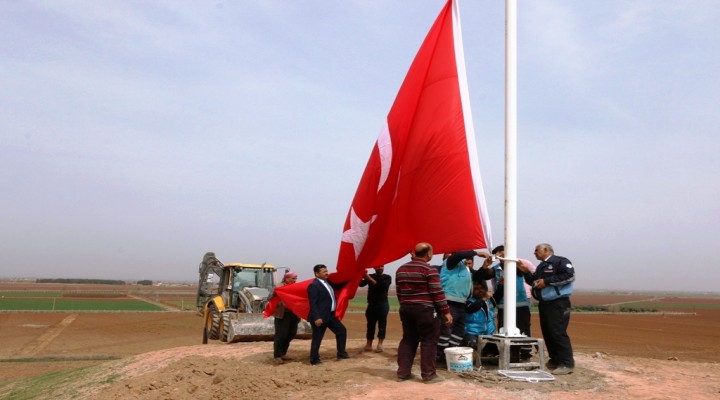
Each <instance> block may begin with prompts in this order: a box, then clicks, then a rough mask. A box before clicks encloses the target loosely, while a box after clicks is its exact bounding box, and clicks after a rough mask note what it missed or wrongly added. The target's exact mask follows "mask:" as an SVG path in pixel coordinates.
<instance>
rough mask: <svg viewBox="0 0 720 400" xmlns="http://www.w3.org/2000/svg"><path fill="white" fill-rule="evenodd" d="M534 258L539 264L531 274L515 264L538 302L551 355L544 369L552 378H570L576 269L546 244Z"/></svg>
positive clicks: (572, 363) (572, 359) (544, 335)
mask: <svg viewBox="0 0 720 400" xmlns="http://www.w3.org/2000/svg"><path fill="white" fill-rule="evenodd" d="M535 257H536V258H537V259H538V260H539V261H541V263H540V265H538V267H537V269H535V272H534V273H532V272H530V270H529V269H528V268H527V267H525V266H523V265H522V263H518V264H517V268H518V270H519V271H521V272H522V273H523V276H524V278H525V282H527V283H528V284H529V285H532V287H533V288H532V296H533V297H534V298H535V299H537V300H538V301H539V304H538V310H539V312H540V329H541V330H542V334H543V338H544V339H545V345H546V346H547V350H548V354H549V355H550V360H548V362H547V367H548V369H550V370H552V373H553V374H554V375H566V374H570V373H572V372H573V368H575V359H574V358H573V350H572V345H571V343H570V336H568V334H567V328H568V325H569V324H570V295H571V294H572V289H573V282H574V281H575V269H574V268H573V266H572V264H571V263H570V260H568V259H567V258H565V257H560V256H556V255H555V252H554V250H553V248H552V246H551V245H549V244H547V243H541V244H539V245H537V246H535Z"/></svg>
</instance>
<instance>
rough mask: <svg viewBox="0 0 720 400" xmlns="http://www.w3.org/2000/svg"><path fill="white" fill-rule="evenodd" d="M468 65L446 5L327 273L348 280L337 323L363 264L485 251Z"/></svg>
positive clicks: (453, 10) (451, 8)
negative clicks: (415, 254)
mask: <svg viewBox="0 0 720 400" xmlns="http://www.w3.org/2000/svg"><path fill="white" fill-rule="evenodd" d="M464 64H465V62H464V55H463V50H462V36H461V34H460V18H459V13H458V9H457V4H455V3H454V2H453V1H452V0H449V1H448V2H447V3H446V4H445V6H444V7H443V9H442V11H440V14H439V15H438V17H437V19H436V20H435V23H434V24H433V26H432V28H431V29H430V32H429V33H428V35H427V37H426V38H425V41H424V42H423V44H422V46H421V47H420V50H419V51H418V53H417V55H416V56H415V60H414V61H413V63H412V65H411V67H410V70H409V71H408V73H407V76H406V77H405V81H404V82H403V84H402V86H401V88H400V91H399V92H398V95H397V97H396V99H395V102H394V103H393V106H392V108H391V109H390V113H389V114H388V117H387V124H386V125H385V127H384V128H383V129H382V131H381V132H380V135H379V137H378V139H377V142H376V144H375V146H374V148H373V150H372V153H371V155H370V160H369V161H368V163H367V166H366V167H365V172H364V173H363V175H362V178H361V179H360V184H359V185H358V188H357V191H356V193H355V197H354V198H353V201H352V205H351V206H350V210H349V212H348V215H347V218H346V220H345V226H344V229H343V235H342V241H341V243H340V251H339V255H338V263H337V273H334V274H332V275H331V276H330V280H331V281H333V282H348V284H347V285H346V286H345V287H344V288H343V289H342V290H341V291H340V293H339V294H338V307H337V311H336V315H337V317H338V318H340V319H342V317H343V315H344V314H345V310H346V309H347V305H348V302H349V300H350V299H352V298H353V297H354V295H355V292H356V290H357V286H358V283H359V281H360V279H361V278H362V275H363V274H364V272H365V271H366V269H367V268H369V267H372V266H375V265H379V264H386V263H389V262H392V261H395V260H398V259H400V258H402V257H404V256H405V255H407V254H408V253H410V252H411V250H412V249H413V248H414V246H415V244H416V243H418V242H429V243H430V244H431V245H432V246H433V248H434V250H435V252H436V253H441V252H446V251H454V250H465V249H481V248H487V247H489V244H490V242H489V237H490V235H489V224H488V218H487V211H486V207H485V199H484V193H483V191H482V183H481V180H480V168H479V166H478V162H477V154H476V149H475V134H474V130H473V125H472V118H471V113H470V104H469V95H468V92H467V79H466V76H465V66H464ZM291 286H295V285H291ZM293 289H294V288H293ZM278 292H280V290H278ZM281 297H282V299H283V301H285V302H286V304H287V305H288V306H289V307H290V309H291V310H293V311H295V309H296V308H297V309H298V310H299V309H300V306H301V305H300V304H291V303H288V302H287V300H286V298H285V296H283V295H282V294H281ZM298 315H300V316H305V315H306V314H298Z"/></svg>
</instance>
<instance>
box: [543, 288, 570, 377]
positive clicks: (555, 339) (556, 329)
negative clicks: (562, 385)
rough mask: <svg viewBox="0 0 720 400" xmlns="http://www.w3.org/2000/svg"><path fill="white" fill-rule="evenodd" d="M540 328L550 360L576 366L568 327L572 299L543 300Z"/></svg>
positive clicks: (558, 363) (559, 364) (563, 364)
mask: <svg viewBox="0 0 720 400" xmlns="http://www.w3.org/2000/svg"><path fill="white" fill-rule="evenodd" d="M538 309H539V310H540V329H541V330H542V334H543V338H544V339H545V346H547V350H548V353H549V354H550V360H551V361H552V362H553V363H555V364H556V365H558V366H565V367H568V368H574V367H575V359H574V358H573V350H572V345H571V344H570V336H568V334H567V328H568V325H569V324H570V299H569V298H567V297H561V298H559V299H557V300H553V301H541V302H540V304H539V305H538Z"/></svg>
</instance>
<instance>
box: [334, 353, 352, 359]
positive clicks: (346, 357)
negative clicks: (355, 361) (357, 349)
mask: <svg viewBox="0 0 720 400" xmlns="http://www.w3.org/2000/svg"><path fill="white" fill-rule="evenodd" d="M348 358H350V354H348V353H344V354H338V355H337V359H338V360H347V359H348Z"/></svg>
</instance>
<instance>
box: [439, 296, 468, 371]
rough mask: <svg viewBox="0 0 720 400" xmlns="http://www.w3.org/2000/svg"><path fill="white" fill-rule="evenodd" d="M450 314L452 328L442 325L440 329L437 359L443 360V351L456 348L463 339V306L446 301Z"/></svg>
mask: <svg viewBox="0 0 720 400" xmlns="http://www.w3.org/2000/svg"><path fill="white" fill-rule="evenodd" d="M448 306H450V314H451V315H452V317H453V324H452V326H447V325H444V324H443V325H442V326H441V327H440V338H439V339H438V350H437V358H438V359H439V360H444V359H445V353H444V351H445V349H447V348H448V347H458V346H460V345H461V344H462V342H463V340H464V339H465V304H463V303H456V302H454V301H448Z"/></svg>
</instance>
